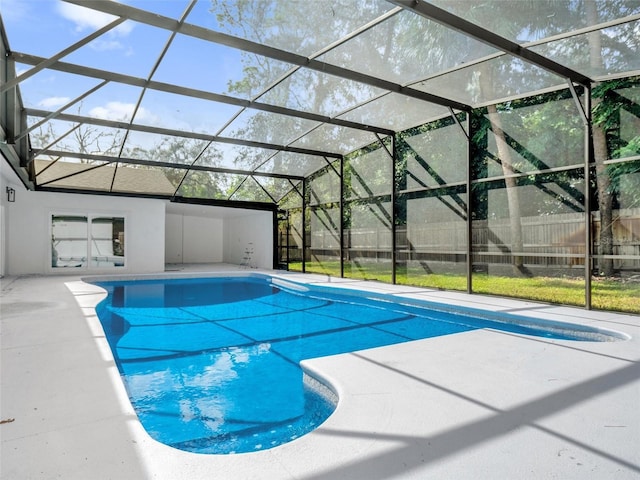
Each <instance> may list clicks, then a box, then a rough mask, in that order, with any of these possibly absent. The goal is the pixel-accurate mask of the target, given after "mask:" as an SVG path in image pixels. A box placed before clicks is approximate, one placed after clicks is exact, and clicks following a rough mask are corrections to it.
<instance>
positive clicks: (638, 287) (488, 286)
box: [289, 262, 640, 313]
mask: <svg viewBox="0 0 640 480" xmlns="http://www.w3.org/2000/svg"><path fill="white" fill-rule="evenodd" d="M289 269H290V270H292V271H301V270H302V263H299V262H298V263H291V264H289ZM306 270H307V272H309V273H320V274H324V275H331V276H335V277H339V276H340V264H339V263H338V262H323V263H318V262H313V263H312V262H308V263H307V268H306ZM344 275H345V277H347V278H360V279H364V280H378V281H381V282H387V283H390V282H391V270H390V264H389V263H367V264H364V265H363V266H361V267H359V268H357V267H353V266H352V265H351V264H345V272H344ZM396 283H398V284H401V285H414V286H418V287H428V288H438V289H442V290H458V291H466V290H467V279H466V277H465V276H464V275H446V274H424V273H423V272H419V271H418V270H415V271H412V270H408V272H407V274H403V273H402V272H398V273H397V275H396ZM472 287H473V292H474V293H481V294H487V295H499V296H504V297H514V298H522V299H526V300H534V301H540V302H547V303H558V304H562V305H575V306H584V305H585V291H584V290H585V285H584V280H582V279H576V278H556V277H533V278H514V277H501V276H495V275H487V274H474V275H473V277H472ZM591 304H592V307H593V308H594V309H599V310H612V311H618V312H626V313H640V283H638V282H628V281H623V280H620V279H599V278H594V279H593V280H592V282H591Z"/></svg>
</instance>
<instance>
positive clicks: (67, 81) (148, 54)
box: [1, 0, 242, 133]
mask: <svg viewBox="0 0 640 480" xmlns="http://www.w3.org/2000/svg"><path fill="white" fill-rule="evenodd" d="M121 3H127V4H128V5H131V6H133V7H139V8H142V9H145V10H149V11H152V12H154V13H159V14H161V15H164V16H169V17H172V18H179V17H180V16H181V14H182V12H183V11H184V9H185V8H186V6H187V5H188V1H187V0H163V1H155V0H137V1H128V2H121ZM1 5H2V7H1V8H2V17H3V21H4V24H5V29H6V30H7V36H8V39H9V45H10V47H11V49H12V50H14V51H16V52H22V53H29V54H34V55H38V56H42V57H50V56H52V55H54V54H56V53H58V52H60V51H62V50H64V49H65V48H67V47H69V46H70V45H73V44H74V43H75V42H78V41H79V40H81V39H83V38H85V37H86V36H87V35H89V34H91V33H92V32H94V31H95V30H97V29H99V28H101V27H103V26H104V25H106V24H108V23H110V22H111V21H113V20H114V19H115V17H113V16H110V15H106V14H101V13H99V12H96V11H93V10H90V9H87V8H83V7H80V6H77V5H73V4H69V3H65V2H62V1H59V0H2V3H1ZM209 8H210V2H209V1H208V0H201V1H200V2H198V4H197V6H196V8H195V9H194V11H193V12H192V13H191V15H198V16H199V17H200V18H202V19H204V20H202V21H201V22H200V23H201V24H207V23H208V24H209V26H210V27H213V26H214V22H215V16H214V15H212V14H210V13H208V9H209ZM207 17H210V20H209V19H207ZM169 35H170V32H168V31H164V30H160V29H154V28H151V27H148V26H146V25H143V24H139V23H135V22H130V21H127V22H125V23H123V24H120V25H119V26H118V27H116V28H114V29H112V30H111V31H109V32H108V33H106V34H104V35H102V36H101V37H99V38H97V39H95V40H93V41H92V42H90V43H89V44H87V45H85V46H84V47H82V48H80V49H79V50H77V51H74V52H72V53H71V54H69V55H68V56H66V57H64V58H63V59H62V61H63V62H69V63H74V64H79V65H86V66H89V67H93V68H98V69H102V70H107V71H113V72H118V73H123V74H127V75H131V76H134V77H140V78H147V77H148V75H149V73H150V72H151V69H152V67H153V64H154V62H155V61H156V59H157V58H158V56H159V55H160V53H161V50H162V48H163V46H164V45H165V43H166V41H167V40H168V39H169ZM198 43H199V44H200V46H198ZM198 43H196V42H194V41H192V40H191V39H187V38H185V37H182V38H178V39H177V40H176V42H175V44H174V46H173V47H172V49H170V50H169V52H168V54H167V57H166V58H165V63H163V65H162V66H161V67H160V69H158V71H157V73H156V75H155V76H154V80H158V81H163V82H167V83H174V82H175V83H177V84H180V85H184V86H188V87H192V88H197V89H202V90H209V91H214V92H216V93H224V92H225V91H226V88H227V83H226V82H227V80H228V79H229V78H232V79H239V78H241V76H242V71H241V64H240V53H239V52H238V51H235V50H232V49H228V48H225V47H222V46H218V45H215V44H206V45H204V44H203V42H198ZM203 58H205V59H211V58H215V62H212V61H205V62H203V61H202V59H203ZM187 66H193V67H192V70H191V71H190V72H189V74H187V75H185V70H186V69H187ZM16 68H17V73H18V75H20V74H21V73H23V72H25V71H27V70H29V69H30V68H32V67H31V66H28V65H20V64H18V65H17V66H16ZM99 83H100V80H98V79H87V78H82V77H81V76H77V75H71V74H65V73H61V72H57V71H54V70H44V71H42V72H40V73H38V74H36V75H34V76H33V77H31V78H29V79H27V80H25V81H24V82H21V84H20V90H21V93H22V97H23V101H24V103H25V105H26V106H27V107H31V108H43V109H49V110H55V109H57V108H59V107H60V106H62V105H64V104H66V103H67V102H69V101H70V100H71V99H74V98H76V97H77V96H79V95H81V94H82V93H84V92H85V91H87V90H88V89H90V88H92V87H94V86H96V85H98V84H99ZM139 94H140V89H137V88H133V87H127V86H123V85H116V84H109V85H107V86H106V87H104V88H102V89H100V90H99V91H98V92H96V93H94V94H92V95H91V96H90V97H88V98H87V99H85V100H84V101H83V103H82V109H81V110H80V113H81V114H83V115H90V116H95V117H100V118H107V119H111V120H129V119H130V116H131V113H132V111H133V109H134V106H135V103H136V102H137V100H138V96H139ZM204 103H209V105H203V102H189V101H188V100H187V101H185V98H184V97H180V98H179V97H176V96H167V95H164V98H163V100H162V102H157V101H151V99H149V100H148V101H145V102H143V105H142V107H141V109H140V110H139V112H138V115H137V117H136V122H137V123H144V124H150V125H158V126H169V125H171V126H174V127H176V126H177V127H178V128H183V129H186V130H193V131H207V132H209V133H215V131H216V129H217V128H219V127H220V126H221V125H222V124H223V123H224V121H226V120H227V119H228V118H229V117H230V116H231V114H232V113H233V112H235V111H236V110H237V108H236V107H233V108H231V107H228V106H224V105H217V104H216V105H215V107H216V108H212V106H213V104H211V103H210V102H204ZM78 109H79V106H74V107H72V108H71V112H72V113H77V112H78Z"/></svg>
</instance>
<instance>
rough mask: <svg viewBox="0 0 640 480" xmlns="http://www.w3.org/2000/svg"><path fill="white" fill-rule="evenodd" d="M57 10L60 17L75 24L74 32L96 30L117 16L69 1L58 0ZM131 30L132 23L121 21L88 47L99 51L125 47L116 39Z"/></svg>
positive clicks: (124, 35)
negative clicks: (61, 0)
mask: <svg viewBox="0 0 640 480" xmlns="http://www.w3.org/2000/svg"><path fill="white" fill-rule="evenodd" d="M57 10H58V13H60V15H62V17H64V18H66V19H67V20H69V21H71V22H73V23H74V24H75V31H76V33H83V32H85V31H94V30H98V29H99V28H102V27H104V26H105V25H107V24H109V23H111V22H113V21H114V20H115V19H116V18H117V17H115V16H113V15H109V14H106V13H102V12H98V11H96V10H91V9H90V8H86V7H81V6H78V5H74V4H71V3H63V2H58V3H57ZM131 30H133V24H132V23H131V22H124V23H121V24H120V25H118V26H117V27H115V28H113V29H111V30H109V31H108V32H107V33H106V34H105V35H104V36H101V37H99V38H97V39H95V40H93V41H92V42H91V43H90V44H89V47H90V48H92V49H94V50H96V51H99V52H105V51H113V50H123V49H126V47H125V45H123V44H122V43H121V42H120V41H119V40H118V39H119V38H123V37H126V36H127V35H129V33H131Z"/></svg>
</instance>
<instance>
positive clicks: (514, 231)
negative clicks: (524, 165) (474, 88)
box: [487, 105, 525, 275]
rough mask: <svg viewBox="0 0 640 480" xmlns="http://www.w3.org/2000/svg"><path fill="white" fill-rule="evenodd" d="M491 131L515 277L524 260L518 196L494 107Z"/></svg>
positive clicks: (520, 269)
mask: <svg viewBox="0 0 640 480" xmlns="http://www.w3.org/2000/svg"><path fill="white" fill-rule="evenodd" d="M487 112H488V117H489V121H490V122H491V130H492V131H493V134H494V135H495V138H496V146H497V148H498V157H499V158H500V163H501V164H502V173H503V174H504V176H505V179H504V183H505V187H506V192H507V204H508V207H509V226H510V232H511V252H512V254H513V270H514V273H515V274H516V275H518V274H521V273H525V272H524V259H523V257H522V255H520V253H522V251H523V250H524V245H523V240H522V222H521V214H520V195H519V194H518V186H517V180H516V178H515V177H514V174H515V173H516V172H515V170H514V168H513V161H512V158H511V151H510V150H509V145H508V144H507V140H506V135H505V133H504V130H503V129H502V121H501V120H500V116H499V113H498V109H497V108H496V106H495V105H489V106H488V107H487Z"/></svg>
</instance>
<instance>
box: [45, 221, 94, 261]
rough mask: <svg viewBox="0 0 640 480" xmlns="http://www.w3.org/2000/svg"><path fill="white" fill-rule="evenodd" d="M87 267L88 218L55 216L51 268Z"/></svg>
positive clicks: (52, 223) (52, 228)
mask: <svg viewBox="0 0 640 480" xmlns="http://www.w3.org/2000/svg"><path fill="white" fill-rule="evenodd" d="M86 265H87V217H85V216H67V215H54V216H53V218H52V221H51V266H52V267H53V268H78V267H85V266H86Z"/></svg>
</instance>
